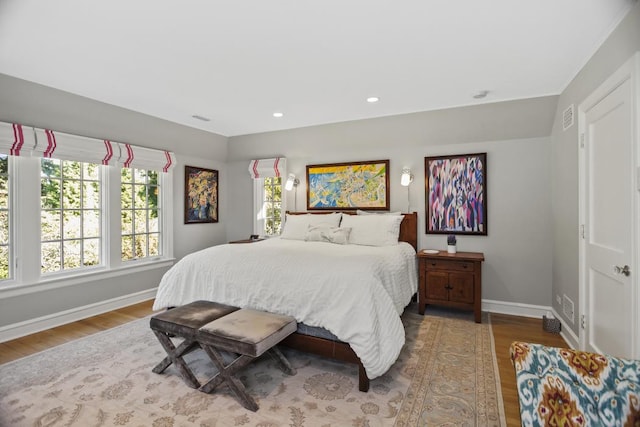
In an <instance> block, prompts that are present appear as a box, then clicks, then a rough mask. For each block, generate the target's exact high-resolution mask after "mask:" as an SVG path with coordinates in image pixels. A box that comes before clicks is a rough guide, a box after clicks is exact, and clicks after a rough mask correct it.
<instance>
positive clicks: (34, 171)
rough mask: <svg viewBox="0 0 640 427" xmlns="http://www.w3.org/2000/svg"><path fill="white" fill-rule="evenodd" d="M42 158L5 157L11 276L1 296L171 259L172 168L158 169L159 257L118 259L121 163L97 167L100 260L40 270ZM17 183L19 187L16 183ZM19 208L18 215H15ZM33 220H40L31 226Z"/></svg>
mask: <svg viewBox="0 0 640 427" xmlns="http://www.w3.org/2000/svg"><path fill="white" fill-rule="evenodd" d="M40 160H41V158H40V157H35V156H34V157H29V156H20V157H18V156H9V169H10V171H11V172H10V173H11V179H10V190H9V191H10V195H9V197H10V199H9V200H10V206H9V210H10V212H11V213H13V215H12V216H11V217H10V221H11V223H10V228H11V229H10V233H11V239H12V240H11V243H12V244H11V246H10V250H11V251H12V253H11V255H10V259H12V264H13V277H12V278H11V279H7V280H3V281H0V299H1V298H5V297H13V296H17V295H22V294H28V293H32V292H37V291H41V290H48V289H55V288H58V287H64V286H70V285H75V284H78V283H82V282H86V281H87V280H101V279H105V278H108V277H114V276H119V275H122V274H130V273H131V272H132V271H131V270H132V269H134V270H140V271H143V270H147V269H149V268H157V267H163V266H165V265H166V266H169V265H171V264H172V263H173V261H174V258H173V207H172V206H171V203H170V201H172V200H173V173H172V172H171V171H169V172H167V173H163V172H159V175H160V176H159V184H160V187H161V192H162V193H161V195H160V206H159V208H160V209H161V211H162V215H161V221H160V227H161V248H162V249H161V250H162V255H161V256H157V257H149V258H141V259H137V260H133V261H122V260H121V246H122V245H121V224H120V221H121V212H120V209H121V208H120V173H121V168H120V165H117V164H116V165H111V166H101V174H102V175H101V176H102V199H103V200H102V201H103V204H102V210H103V211H102V225H103V231H102V233H103V234H102V245H103V247H102V263H101V264H100V265H99V266H90V267H83V268H78V269H72V270H62V271H59V272H52V273H46V274H42V273H41V269H40V262H41V259H40V257H41V254H40V170H41V169H40ZM18 183H19V188H18ZM18 212H19V214H17V213H18ZM33 224H38V226H37V227H34V226H33Z"/></svg>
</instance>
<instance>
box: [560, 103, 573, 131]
mask: <svg viewBox="0 0 640 427" xmlns="http://www.w3.org/2000/svg"><path fill="white" fill-rule="evenodd" d="M571 126H573V104H571V105H569V107H568V108H567V109H566V110H564V111H563V112H562V130H567V129H569V128H570V127H571Z"/></svg>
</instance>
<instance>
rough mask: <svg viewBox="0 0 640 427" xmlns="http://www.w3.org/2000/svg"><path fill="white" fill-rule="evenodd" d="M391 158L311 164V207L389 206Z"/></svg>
mask: <svg viewBox="0 0 640 427" xmlns="http://www.w3.org/2000/svg"><path fill="white" fill-rule="evenodd" d="M388 170H389V160H375V161H366V162H352V163H333V164H326V165H308V166H307V210H321V209H331V210H340V209H368V210H388V209H389V174H388Z"/></svg>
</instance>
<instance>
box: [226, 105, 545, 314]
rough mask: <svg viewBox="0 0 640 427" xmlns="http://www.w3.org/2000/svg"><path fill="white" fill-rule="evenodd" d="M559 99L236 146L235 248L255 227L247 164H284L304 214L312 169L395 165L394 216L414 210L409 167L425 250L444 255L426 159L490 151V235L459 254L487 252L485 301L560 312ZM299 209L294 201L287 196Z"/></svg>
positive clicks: (231, 167) (246, 139)
mask: <svg viewBox="0 0 640 427" xmlns="http://www.w3.org/2000/svg"><path fill="white" fill-rule="evenodd" d="M556 102H557V97H544V98H535V99H529V100H521V101H512V102H504V103H495V104H485V105H480V106H474V107H465V108H455V109H448V110H439V111H433V112H423V113H415V114H407V115H400V116H393V117H384V118H378V119H370V120H360V121H354V122H345V123H337V124H331V125H325V126H314V127H308V128H301V129H293V130H287V131H279V132H269V133H263V134H254V135H246V136H239V137H231V138H229V163H228V164H227V168H228V174H229V177H230V181H233V182H230V183H229V209H230V212H234V213H237V215H234V216H233V218H229V221H228V229H227V230H228V235H229V238H230V239H235V238H241V237H246V236H247V235H248V234H249V233H250V231H251V227H252V221H251V198H250V197H247V194H251V188H252V187H251V185H252V184H251V180H250V179H249V175H248V172H247V167H248V162H249V160H250V159H255V158H268V157H274V156H278V155H280V156H285V157H286V158H287V167H288V170H289V172H293V173H295V174H296V175H298V176H299V177H300V178H301V181H302V182H301V184H300V186H299V187H298V210H305V207H306V183H305V171H306V169H305V166H306V165H307V164H313V163H334V162H343V161H357V160H378V159H390V169H391V170H390V180H391V181H390V185H391V210H403V211H406V210H407V192H406V189H405V188H404V187H402V186H400V172H401V169H402V168H403V167H404V166H408V167H410V168H411V169H412V171H413V173H414V175H415V180H414V182H413V184H412V185H411V186H410V187H409V188H410V190H409V191H410V205H411V210H412V211H417V212H418V215H419V229H418V233H419V247H420V248H440V249H442V248H444V247H445V245H446V237H445V236H442V235H438V236H432V235H429V236H427V235H426V234H425V231H424V230H425V216H426V213H425V203H424V201H425V189H424V157H426V156H433V155H444V154H462V153H473V152H487V164H488V172H487V173H488V176H487V182H488V190H487V191H488V217H489V225H488V227H489V228H488V230H489V233H488V236H486V237H480V236H473V237H472V236H461V237H460V238H459V242H458V248H459V250H463V251H481V252H484V254H485V257H486V262H485V264H484V270H483V293H482V296H483V299H488V300H496V301H501V302H510V303H522V304H533V305H543V306H549V305H551V242H552V236H551V199H550V195H549V187H550V180H549V174H550V169H549V165H550V159H549V157H550V140H549V134H550V132H551V127H552V124H553V115H554V111H555V109H556ZM286 197H287V207H288V209H291V210H293V209H294V207H293V195H292V194H291V193H289V194H287V195H286Z"/></svg>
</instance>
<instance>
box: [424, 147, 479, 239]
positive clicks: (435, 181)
mask: <svg viewBox="0 0 640 427" xmlns="http://www.w3.org/2000/svg"><path fill="white" fill-rule="evenodd" d="M486 169H487V153H477V154H459V155H454V156H440V157H425V159H424V170H425V183H426V191H425V203H426V205H427V209H426V210H427V227H426V228H427V234H438V233H441V234H480V235H486V234H487V178H486Z"/></svg>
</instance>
